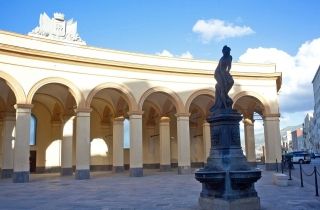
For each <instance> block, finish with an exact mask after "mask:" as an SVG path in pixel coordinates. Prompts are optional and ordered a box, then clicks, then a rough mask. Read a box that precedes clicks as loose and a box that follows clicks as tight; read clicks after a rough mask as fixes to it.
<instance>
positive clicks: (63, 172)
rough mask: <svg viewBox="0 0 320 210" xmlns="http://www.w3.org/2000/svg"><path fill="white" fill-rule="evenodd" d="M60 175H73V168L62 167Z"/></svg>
mask: <svg viewBox="0 0 320 210" xmlns="http://www.w3.org/2000/svg"><path fill="white" fill-rule="evenodd" d="M60 175H61V176H72V175H73V170H72V168H61V170H60Z"/></svg>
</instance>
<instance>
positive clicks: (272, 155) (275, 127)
mask: <svg viewBox="0 0 320 210" xmlns="http://www.w3.org/2000/svg"><path fill="white" fill-rule="evenodd" d="M263 122H264V136H265V150H266V154H265V155H266V157H265V164H266V169H267V170H274V169H275V168H276V160H277V161H278V163H280V161H281V139H280V128H279V116H265V117H264V119H263Z"/></svg>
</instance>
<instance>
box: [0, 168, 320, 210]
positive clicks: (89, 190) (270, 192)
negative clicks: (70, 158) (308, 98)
mask: <svg viewBox="0 0 320 210" xmlns="http://www.w3.org/2000/svg"><path fill="white" fill-rule="evenodd" d="M272 173H273V172H269V171H263V173H262V176H263V177H262V179H261V180H260V181H258V183H257V184H256V189H257V191H258V194H259V196H260V199H261V206H262V209H264V210H266V209H268V210H269V209H270V210H311V209H318V210H319V209H320V199H319V197H316V196H315V188H314V186H312V185H310V184H305V187H304V188H300V183H299V180H298V179H297V178H295V177H293V181H291V182H290V186H288V187H279V186H275V185H273V184H272ZM0 189H1V190H0V209H6V210H7V209H17V210H18V209H19V210H20V209H24V210H25V209H28V210H29V209H36V210H51V209H52V210H56V209H59V210H64V209H77V210H82V209H97V210H120V209H125V210H133V209H135V210H142V209H143V210H161V209H166V210H169V209H173V210H188V209H190V210H191V209H192V210H196V209H198V204H197V202H198V197H199V193H200V190H201V185H200V183H199V182H197V181H196V180H195V179H194V174H190V175H177V172H176V171H172V172H158V171H156V170H145V176H144V177H135V178H133V177H129V176H128V173H123V174H113V173H112V172H95V173H91V179H89V180H75V179H74V177H60V176H59V175H58V174H41V175H40V174H37V175H35V174H32V175H31V180H30V182H29V183H22V184H15V183H12V180H11V179H2V180H0Z"/></svg>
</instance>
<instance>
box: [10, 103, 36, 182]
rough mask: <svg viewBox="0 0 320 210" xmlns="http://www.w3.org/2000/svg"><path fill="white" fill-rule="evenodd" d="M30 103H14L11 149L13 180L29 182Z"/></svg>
mask: <svg viewBox="0 0 320 210" xmlns="http://www.w3.org/2000/svg"><path fill="white" fill-rule="evenodd" d="M31 108H32V104H16V105H15V109H16V129H15V132H16V134H15V136H16V138H15V142H14V150H13V182H16V183H23V182H29V174H30V164H29V156H30V146H29V142H30V126H31V125H30V121H31Z"/></svg>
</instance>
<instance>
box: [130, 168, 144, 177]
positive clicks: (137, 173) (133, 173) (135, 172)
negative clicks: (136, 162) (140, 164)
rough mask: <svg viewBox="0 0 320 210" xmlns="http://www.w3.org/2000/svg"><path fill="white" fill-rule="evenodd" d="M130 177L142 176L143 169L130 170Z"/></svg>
mask: <svg viewBox="0 0 320 210" xmlns="http://www.w3.org/2000/svg"><path fill="white" fill-rule="evenodd" d="M130 176H132V177H142V176H143V168H130Z"/></svg>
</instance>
